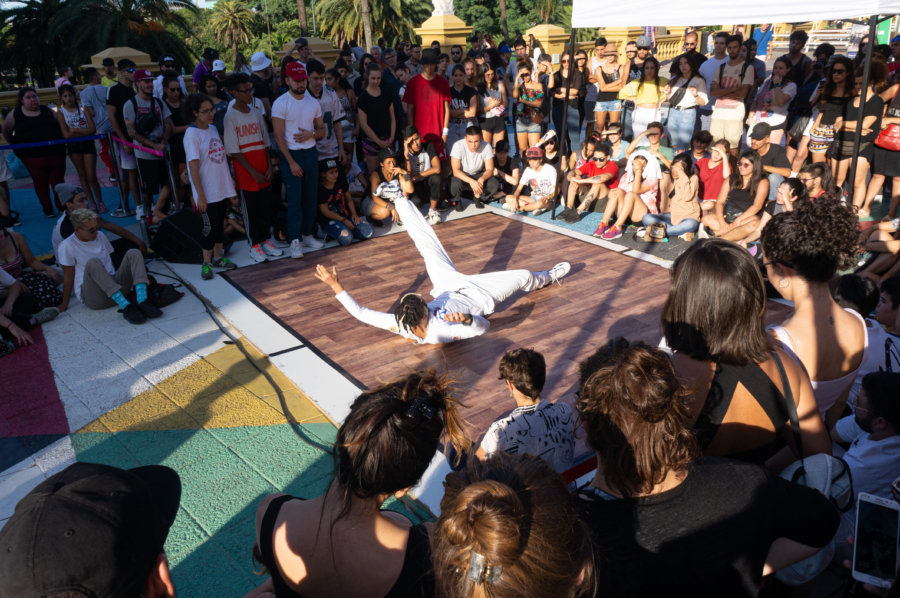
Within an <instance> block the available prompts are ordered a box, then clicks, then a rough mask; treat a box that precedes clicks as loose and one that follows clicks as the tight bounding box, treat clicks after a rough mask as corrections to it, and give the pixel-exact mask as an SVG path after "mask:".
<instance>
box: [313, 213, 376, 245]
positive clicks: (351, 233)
mask: <svg viewBox="0 0 900 598" xmlns="http://www.w3.org/2000/svg"><path fill="white" fill-rule="evenodd" d="M324 229H325V234H326V235H328V236H329V237H331V238H332V239H337V242H338V243H340V244H341V245H349V244H350V243H351V241H353V237H356V238H357V239H359V240H360V241H365V240H366V239H371V238H372V235H374V234H375V229H373V228H372V225H371V224H369V223H368V222H367V221H366V220H365V218H363V219H362V220H360V221H359V222H358V223H357V224H355V225H354V226H353V230H350V229H349V228H348V227H347V225H346V224H344V223H343V222H338V221H337V220H329V221H328V224H326V225H325V226H324ZM345 231H346V233H347V234H344V232H345Z"/></svg>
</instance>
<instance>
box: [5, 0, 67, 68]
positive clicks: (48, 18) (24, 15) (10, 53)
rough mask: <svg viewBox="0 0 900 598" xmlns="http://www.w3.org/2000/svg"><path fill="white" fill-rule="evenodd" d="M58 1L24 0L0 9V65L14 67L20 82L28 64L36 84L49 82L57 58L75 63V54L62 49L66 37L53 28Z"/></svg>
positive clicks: (64, 47)
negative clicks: (0, 28)
mask: <svg viewBox="0 0 900 598" xmlns="http://www.w3.org/2000/svg"><path fill="white" fill-rule="evenodd" d="M4 4H5V3H4ZM61 4H62V2H61V0H23V1H22V2H17V3H15V4H13V3H10V6H11V7H10V8H4V9H3V10H0V23H2V25H0V27H2V30H0V57H2V58H0V68H3V70H6V69H15V71H16V75H17V77H16V79H17V80H18V81H19V82H24V81H25V70H26V69H27V68H31V75H32V78H33V79H34V80H35V81H37V82H38V84H39V85H42V86H47V85H51V84H52V83H53V73H54V70H55V67H56V66H57V65H59V64H60V62H59V61H60V60H63V59H64V60H66V61H67V63H69V64H71V63H75V64H78V62H77V61H76V60H75V59H76V56H73V55H72V54H71V53H67V52H65V51H64V49H66V48H67V45H68V44H67V40H66V39H64V38H63V37H62V36H61V35H59V34H58V33H57V32H55V31H54V28H53V24H54V21H55V19H56V18H57V15H58V13H59V11H60V9H61Z"/></svg>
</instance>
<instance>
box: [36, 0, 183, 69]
mask: <svg viewBox="0 0 900 598" xmlns="http://www.w3.org/2000/svg"><path fill="white" fill-rule="evenodd" d="M176 9H183V10H185V11H188V13H196V12H197V10H198V9H197V7H196V5H195V4H194V3H193V2H191V0H65V1H64V3H62V10H60V12H59V15H58V17H57V18H56V19H54V22H53V27H52V32H54V33H56V34H61V33H62V32H65V33H66V34H67V36H68V37H69V40H68V42H69V46H68V47H67V48H66V51H67V55H68V56H71V58H70V59H69V60H71V61H72V62H74V63H76V64H78V63H79V62H81V63H83V62H87V61H88V59H89V57H90V55H91V54H94V53H96V52H98V51H100V50H102V49H104V48H108V47H111V46H131V47H133V48H135V49H138V50H143V51H145V52H147V53H148V54H150V55H151V56H152V57H157V56H160V55H161V54H175V56H176V58H178V60H179V61H181V63H182V64H190V62H191V57H190V52H189V51H188V49H187V46H186V45H185V42H184V37H183V36H181V35H178V34H177V33H176V32H174V31H171V30H166V29H165V27H166V25H174V26H175V29H176V30H178V31H181V32H183V33H185V34H187V35H190V34H191V31H190V27H189V25H188V23H187V20H186V19H185V14H187V13H183V12H182V10H176ZM86 23H89V24H90V26H85V24H86Z"/></svg>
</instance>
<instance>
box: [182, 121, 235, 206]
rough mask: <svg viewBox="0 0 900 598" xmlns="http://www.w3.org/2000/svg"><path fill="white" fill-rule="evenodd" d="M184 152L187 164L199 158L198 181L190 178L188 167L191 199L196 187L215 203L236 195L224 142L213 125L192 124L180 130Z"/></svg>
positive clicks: (195, 195) (196, 195)
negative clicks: (202, 127) (204, 126)
mask: <svg viewBox="0 0 900 598" xmlns="http://www.w3.org/2000/svg"><path fill="white" fill-rule="evenodd" d="M184 154H185V157H186V158H187V161H188V165H190V163H191V162H192V161H194V160H199V161H200V180H199V181H196V180H194V177H193V176H192V175H191V171H190V168H188V176H189V177H190V179H191V192H192V194H193V197H194V198H195V201H196V198H197V197H198V194H197V189H198V188H201V189H203V194H204V196H205V197H206V203H216V202H217V201H222V200H223V199H228V198H229V197H234V196H235V195H237V193H235V191H234V183H233V182H232V179H231V172H229V170H228V161H227V160H226V159H225V145H224V144H223V143H222V140H221V139H220V138H219V132H218V131H216V128H215V127H213V126H209V127H207V128H205V129H201V128H200V127H198V126H196V125H191V126H189V127H188V130H187V131H185V133H184Z"/></svg>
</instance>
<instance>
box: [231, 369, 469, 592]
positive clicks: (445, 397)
mask: <svg viewBox="0 0 900 598" xmlns="http://www.w3.org/2000/svg"><path fill="white" fill-rule="evenodd" d="M458 407H459V404H458V402H457V401H456V399H455V398H454V397H453V395H452V394H451V390H450V380H449V379H448V378H447V377H446V376H443V375H438V374H435V372H434V370H430V371H427V372H422V373H414V374H410V375H409V376H406V377H405V378H400V379H399V380H396V381H394V382H391V383H389V384H384V385H382V386H380V387H378V388H375V389H373V390H368V391H365V392H363V393H362V394H361V395H359V397H357V399H356V400H355V401H354V402H353V404H352V405H351V406H350V414H349V415H347V418H346V419H345V420H344V423H342V424H341V427H340V429H339V430H338V433H337V439H336V441H335V444H334V453H333V456H334V470H335V478H334V480H333V481H332V482H331V485H330V486H329V487H328V489H327V490H326V491H325V494H323V495H321V496H319V497H317V498H313V499H309V500H306V499H303V498H299V497H294V496H289V495H287V494H273V495H270V496H268V497H266V498H264V499H263V501H262V503H260V505H259V509H258V510H257V517H256V533H257V543H256V546H255V547H254V550H253V552H254V557H255V558H256V559H257V560H258V561H260V562H261V563H262V564H263V565H265V567H266V571H267V572H268V573H269V575H270V576H271V577H270V578H269V579H268V580H267V581H266V582H265V583H264V584H263V585H261V586H260V587H258V588H257V589H256V590H254V591H253V592H251V593H250V594H249V595H248V596H258V595H260V594H262V593H271V594H275V595H276V596H279V598H284V597H288V596H300V595H302V596H305V597H306V598H317V597H322V598H325V597H328V598H330V597H332V596H357V597H359V598H365V597H371V598H381V597H382V596H384V597H388V596H390V597H398V598H399V597H406V596H430V595H432V593H433V584H434V581H433V578H432V577H431V574H430V571H431V554H430V551H429V541H428V536H429V532H430V529H429V528H430V526H428V525H424V524H419V525H413V524H412V522H410V521H409V520H408V519H407V518H405V517H403V516H402V515H400V514H399V513H395V512H392V511H387V510H382V508H381V507H382V504H383V503H384V502H385V501H386V500H388V499H389V498H392V497H394V498H402V497H403V496H404V495H405V494H406V493H407V492H408V491H409V489H410V488H412V487H413V486H415V485H416V483H417V482H418V481H419V479H420V478H421V477H422V474H423V473H425V469H426V468H427V467H428V465H429V463H431V460H432V458H433V457H434V455H435V453H436V452H437V451H438V448H439V446H440V442H441V438H442V436H444V435H446V438H447V440H448V442H449V444H452V445H453V448H454V449H456V450H457V451H465V450H467V449H468V448H469V447H470V445H471V443H470V442H469V441H468V439H467V438H466V436H465V433H464V432H463V428H462V419H461V418H460V415H459V413H458Z"/></svg>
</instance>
